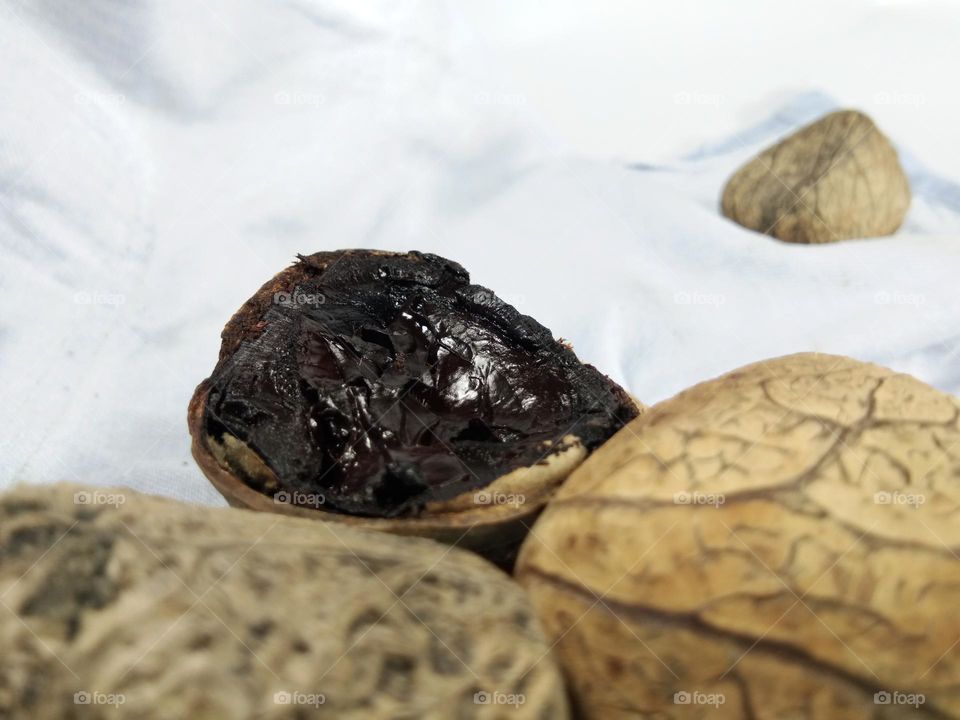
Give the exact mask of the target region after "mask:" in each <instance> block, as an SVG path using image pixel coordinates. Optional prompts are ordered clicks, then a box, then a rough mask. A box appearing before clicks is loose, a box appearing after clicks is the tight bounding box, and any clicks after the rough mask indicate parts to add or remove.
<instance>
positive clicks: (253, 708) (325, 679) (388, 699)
mask: <svg viewBox="0 0 960 720" xmlns="http://www.w3.org/2000/svg"><path fill="white" fill-rule="evenodd" d="M76 493H86V495H85V496H83V495H81V496H79V497H80V499H81V500H84V499H85V500H86V501H87V502H86V503H80V504H78V503H76V502H75V494H76ZM121 500H122V501H123V502H122V504H119V505H116V503H118V502H119V501H121ZM106 503H114V506H111V505H109V504H106ZM0 601H2V602H0V648H2V655H3V661H2V662H0V717H3V718H21V717H22V718H74V717H77V718H79V717H84V718H99V717H105V718H106V717H118V716H122V717H125V718H157V717H163V718H191V719H194V720H196V719H200V718H254V717H256V718H294V717H310V718H411V719H412V718H421V717H424V718H500V717H511V718H538V719H539V718H553V717H558V718H565V717H567V707H566V699H565V696H564V692H563V689H562V684H561V679H560V674H559V671H558V670H557V668H556V665H555V663H554V661H553V659H552V657H551V656H550V654H549V649H548V646H547V644H546V643H545V641H544V639H543V636H542V633H541V630H540V629H539V625H538V622H537V620H536V619H535V617H534V615H533V612H532V609H531V608H530V606H529V604H528V603H527V601H526V599H525V597H524V596H523V593H522V592H521V591H520V589H519V588H518V587H516V585H515V584H514V583H513V582H512V581H511V580H510V579H509V578H508V577H507V576H506V575H504V574H503V573H502V572H500V571H499V570H497V569H495V568H493V567H492V566H490V565H489V564H488V563H486V562H485V561H483V560H482V559H480V558H478V557H476V556H475V555H472V554H470V553H466V552H463V551H460V550H456V549H451V548H449V547H445V546H443V545H440V544H438V543H435V542H433V541H430V540H421V539H411V538H399V537H394V536H391V535H387V534H382V533H371V532H366V531H361V530H355V529H352V528H348V527H343V526H340V525H332V524H330V523H323V522H319V521H315V520H299V519H296V518H288V517H284V516H280V515H266V514H262V513H253V512H248V511H243V510H233V509H223V510H219V509H216V510H215V509H211V508H201V507H196V506H189V505H184V504H180V503H176V502H173V501H169V500H164V499H160V498H154V497H149V496H145V495H140V494H138V493H135V492H132V491H128V490H104V489H103V488H100V489H93V488H82V487H78V486H73V485H59V486H54V487H50V486H47V487H23V488H20V489H17V490H15V491H12V492H10V493H7V494H5V495H3V496H0ZM78 692H79V693H87V696H86V697H87V698H88V699H89V700H90V702H88V703H87V704H84V703H83V697H84V696H79V697H80V701H79V704H77V703H75V700H74V697H75V695H74V694H75V693H78ZM477 692H487V693H488V694H489V696H490V697H492V698H494V699H495V700H497V701H498V702H499V703H503V702H508V701H509V700H511V698H510V696H511V695H514V696H523V698H522V699H523V700H524V702H523V704H520V705H519V706H517V707H515V706H514V705H505V704H497V703H494V702H490V703H486V704H484V703H475V702H474V694H475V693H477ZM276 693H280V694H281V695H279V696H278V695H276ZM284 693H286V695H284ZM494 693H503V695H493V694H494ZM320 696H323V699H324V700H325V702H323V703H322V704H320V699H321V698H320ZM121 699H122V706H121V707H120V708H119V711H120V712H119V713H118V711H117V709H116V706H115V703H116V702H118V701H121ZM513 699H514V700H516V699H518V698H516V697H515V698H513ZM287 701H289V702H287ZM111 702H113V703H114V704H110V703H111Z"/></svg>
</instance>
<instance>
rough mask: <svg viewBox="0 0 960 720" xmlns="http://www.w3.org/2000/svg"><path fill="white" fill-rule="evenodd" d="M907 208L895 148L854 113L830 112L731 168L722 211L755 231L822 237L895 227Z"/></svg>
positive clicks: (806, 239)
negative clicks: (737, 166) (743, 163)
mask: <svg viewBox="0 0 960 720" xmlns="http://www.w3.org/2000/svg"><path fill="white" fill-rule="evenodd" d="M909 206H910V186H909V184H908V182H907V177H906V175H905V174H904V172H903V168H902V167H901V166H900V160H899V159H898V158H897V151H896V150H895V149H894V148H893V146H892V145H891V144H890V141H889V140H887V138H886V137H885V136H884V135H883V133H881V132H880V130H878V129H877V126H876V125H875V124H874V122H873V120H871V119H870V118H869V117H867V116H866V115H864V114H863V113H861V112H857V111H855V110H844V111H840V112H834V113H830V114H829V115H826V116H824V117H822V118H821V119H819V120H817V121H816V122H814V123H812V124H810V125H807V126H806V127H803V128H801V129H800V130H798V131H797V132H795V133H794V134H792V135H790V136H789V137H786V138H784V139H783V140H781V141H780V142H779V143H777V144H776V145H774V146H772V147H770V148H768V149H767V150H764V151H763V152H762V153H760V154H759V155H758V156H757V157H755V158H753V159H752V160H750V161H749V162H748V163H747V164H745V165H744V166H743V167H741V168H740V169H739V170H737V172H736V173H734V174H733V176H732V177H731V178H730V180H728V181H727V185H726V187H725V188H724V190H723V197H722V200H721V208H722V210H723V214H724V215H725V216H726V217H728V218H730V219H731V220H733V221H734V222H737V223H739V224H740V225H743V226H744V227H747V228H750V229H751V230H756V231H757V232H762V233H766V234H768V235H773V236H774V237H776V238H779V239H780V240H785V241H787V242H795V243H823V242H834V241H837V240H847V239H850V238H864V237H875V236H879V235H890V234H892V233H894V232H896V230H897V228H899V227H900V225H901V224H902V223H903V219H904V217H905V215H906V213H907V208H908V207H909Z"/></svg>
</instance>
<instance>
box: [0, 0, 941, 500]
mask: <svg viewBox="0 0 960 720" xmlns="http://www.w3.org/2000/svg"><path fill="white" fill-rule="evenodd" d="M0 60H2V65H3V67H4V68H6V69H7V70H5V72H4V73H2V74H0V98H2V101H0V253H2V256H0V289H2V291H3V311H2V314H0V426H2V427H3V433H2V435H0V487H5V486H8V485H10V484H12V483H14V482H17V481H27V482H53V481H57V480H74V481H81V482H86V483H92V484H111V485H114V484H121V485H127V486H130V487H133V488H136V489H139V490H144V491H148V492H155V493H160V494H164V495H169V496H173V497H178V498H182V499H187V500H192V501H196V502H205V503H213V504H221V503H222V502H223V501H222V500H221V499H220V497H219V495H218V494H217V493H216V492H215V491H214V490H213V488H212V486H210V485H209V483H208V482H207V481H206V480H205V479H204V477H203V476H202V474H201V473H200V471H199V470H198V469H197V468H196V466H195V464H194V463H193V461H192V459H191V457H190V453H189V437H188V433H187V429H186V421H185V415H186V407H187V402H188V400H189V398H190V395H191V394H192V392H193V389H194V387H195V386H196V384H197V383H198V382H199V381H200V380H202V379H203V378H204V377H206V376H207V375H208V374H209V372H210V370H211V369H212V368H213V365H214V363H215V361H216V357H217V351H218V349H219V333H220V330H221V329H222V327H223V324H224V323H225V322H226V320H227V319H228V318H229V317H230V315H231V314H232V313H233V312H234V311H235V310H236V309H237V308H238V307H239V306H240V304H241V303H242V302H243V301H244V300H245V299H246V298H247V297H249V296H250V295H251V294H252V293H253V292H254V291H255V290H256V288H257V287H259V285H260V284H261V283H262V282H263V281H265V280H266V279H267V278H268V277H270V276H271V275H272V274H273V273H275V272H276V271H278V270H279V269H281V268H282V267H284V266H285V265H286V264H287V263H289V262H290V261H291V260H292V259H293V258H294V256H295V254H296V253H298V252H299V253H310V252H314V251H317V250H324V249H335V248H341V247H379V248H386V249H397V250H408V249H419V250H424V251H431V252H436V253H439V254H442V255H445V256H447V257H450V258H452V259H455V260H457V261H459V262H461V263H462V264H464V265H465V266H466V267H467V268H468V269H469V270H470V271H471V273H472V276H473V279H474V281H475V282H478V283H480V284H484V285H487V286H489V287H491V288H493V289H494V290H495V291H496V292H497V293H498V294H500V295H501V296H502V297H504V298H505V299H507V300H508V301H510V302H512V303H513V304H515V305H516V306H517V307H518V308H519V309H521V310H522V311H524V312H527V313H529V314H531V315H533V316H534V317H536V318H537V319H538V320H540V321H541V322H543V323H544V324H546V325H547V326H548V327H550V328H551V329H552V330H553V331H554V333H555V334H556V335H557V336H562V337H565V338H567V339H569V340H571V341H572V342H573V344H574V347H575V349H576V350H577V352H578V353H579V354H580V356H581V358H582V359H584V360H586V361H589V362H592V363H594V364H595V365H596V366H597V367H599V368H600V369H601V370H603V371H605V372H607V373H609V374H611V375H612V376H613V377H614V378H615V379H617V380H619V381H621V382H623V383H624V384H625V385H626V386H627V387H628V388H629V389H630V390H631V391H632V392H633V393H635V394H636V395H637V396H638V397H639V398H641V399H642V400H644V401H645V402H648V403H649V402H653V401H656V400H660V399H663V398H665V397H668V396H670V395H671V394H673V393H675V392H676V391H678V390H680V389H682V388H683V387H685V386H687V385H690V384H692V383H694V382H696V381H699V380H702V379H705V378H708V377H711V376H714V375H717V374H719V373H722V372H724V371H726V370H729V369H732V368H734V367H737V366H739V365H742V364H744V363H747V362H750V361H754V360H758V359H761V358H767V357H770V356H775V355H780V354H784V353H788V352H794V351H800V350H818V351H824V352H834V353H842V354H849V355H852V356H854V357H857V358H861V359H864V360H874V361H879V362H881V363H884V364H887V365H890V366H892V367H895V368H897V369H902V370H905V371H909V372H912V373H914V374H916V375H917V376H918V377H920V378H922V379H924V380H926V381H928V382H931V383H933V384H934V385H936V386H938V387H940V388H943V389H945V390H951V391H957V390H960V301H958V297H957V293H956V282H957V280H956V279H957V277H958V270H960V188H958V186H957V185H955V184H953V183H952V182H950V181H948V180H946V179H943V178H939V177H935V176H934V175H932V174H931V173H929V172H927V171H925V170H924V168H923V167H920V166H919V165H918V164H917V163H916V162H914V161H913V160H912V158H911V156H910V154H909V140H910V138H901V137H894V138H893V140H894V142H895V143H896V144H897V145H898V147H899V149H900V151H901V154H902V157H903V160H904V163H905V166H906V167H907V170H908V172H909V174H910V179H911V183H912V186H913V191H914V202H913V206H912V207H911V210H910V215H909V218H908V221H907V223H906V225H905V227H904V228H903V229H902V230H901V231H900V232H899V233H898V234H897V235H896V236H894V237H891V238H886V239H879V240H870V241H863V242H845V243H840V244H836V245H831V246H827V247H797V246H789V245H784V244H781V243H778V242H776V241H774V240H772V239H769V238H766V237H764V236H761V235H757V234H755V233H752V232H748V231H746V230H744V229H742V228H739V227H737V226H735V225H733V224H732V223H730V222H728V221H726V220H724V219H723V218H722V217H721V216H720V215H719V213H718V211H717V198H718V195H719V192H720V189H721V187H722V184H723V181H724V180H725V179H726V177H728V176H729V174H730V173H731V172H732V171H733V170H734V169H735V168H736V167H737V166H738V164H739V163H741V162H742V161H744V160H745V159H746V158H748V157H749V156H750V155H751V154H753V153H755V152H756V151H757V150H759V149H760V148H762V147H763V146H764V145H766V144H768V143H770V142H771V141H773V140H775V139H776V138H777V137H778V136H780V135H782V134H784V133H786V132H788V131H790V130H791V129H793V128H794V127H796V126H797V125H798V124H800V123H803V122H805V121H807V120H810V119H813V118H814V117H816V116H817V115H819V114H822V113H823V112H826V111H827V110H829V109H831V108H832V107H833V105H834V103H833V102H832V101H831V100H830V99H829V98H827V97H824V96H820V95H817V94H808V95H801V96H798V97H796V99H795V102H793V103H791V104H790V105H789V106H788V107H785V108H783V109H781V110H780V111H779V112H777V113H775V114H773V115H772V116H771V117H770V118H768V119H765V120H764V121H763V122H761V123H759V124H757V125H756V126H754V127H752V128H751V129H749V130H747V131H745V132H744V133H742V134H740V135H738V136H737V137H734V138H731V139H729V140H728V141H726V142H722V143H717V144H712V145H709V146H705V147H704V149H703V150H702V151H700V152H698V153H696V154H694V155H692V156H690V157H687V158H682V159H678V161H677V162H676V163H675V164H673V165H671V166H669V167H650V166H632V167H623V166H619V165H616V164H613V163H609V162H607V163H601V162H598V161H589V160H584V159H581V158H578V157H577V156H575V155H574V154H572V153H571V152H570V151H569V150H568V149H566V148H565V147H564V146H563V145H562V144H561V143H559V142H557V141H556V140H554V139H551V138H549V137H548V133H546V132H544V130H543V128H542V126H541V125H540V124H539V121H538V119H537V118H536V117H535V112H534V111H533V109H532V108H530V107H529V106H528V105H525V104H524V103H522V102H521V101H520V99H519V98H517V97H515V96H513V95H511V94H510V93H504V92H502V88H503V87H504V85H503V83H501V82H500V80H499V79H498V77H497V76H496V73H495V71H494V70H492V67H493V65H492V64H491V63H489V62H487V60H488V59H487V58H486V56H485V55H484V52H483V51H482V50H481V49H480V47H479V45H478V44H477V43H475V42H474V39H473V35H472V33H471V31H470V28H469V27H468V25H467V24H466V23H465V22H464V21H463V20H462V18H461V17H460V15H459V14H458V13H457V11H456V8H455V3H451V4H450V5H447V4H445V3H412V4H407V3H403V4H397V3H393V2H384V3H382V4H375V3H362V4H361V3H348V2H342V3H335V2H329V1H326V0H323V1H321V0H317V1H311V0H288V2H285V3H282V4H281V3H258V2H254V1H253V0H244V1H239V0H231V1H230V2H227V1H226V0H223V1H222V2H220V1H215V0H206V1H202V2H193V1H190V2H188V1H187V0H163V1H161V0H141V1H140V2H136V3H128V4H122V5H118V4H116V3H115V2H112V0H89V1H88V2H84V3H76V2H73V1H72V0H43V1H40V0H38V2H36V3H31V4H29V5H22V4H19V3H12V2H11V3H6V4H2V5H0ZM758 119H759V118H758ZM708 134H709V133H708V132H705V133H704V135H705V136H708Z"/></svg>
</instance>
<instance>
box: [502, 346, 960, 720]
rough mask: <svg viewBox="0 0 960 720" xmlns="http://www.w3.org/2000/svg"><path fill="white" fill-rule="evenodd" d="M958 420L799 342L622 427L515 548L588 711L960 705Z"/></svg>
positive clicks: (828, 711)
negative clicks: (799, 350)
mask: <svg viewBox="0 0 960 720" xmlns="http://www.w3.org/2000/svg"><path fill="white" fill-rule="evenodd" d="M958 413H960V403H958V401H957V400H956V399H955V398H953V397H951V396H948V395H946V394H944V393H941V392H939V391H937V390H935V389H933V388H931V387H929V386H927V385H925V384H923V383H921V382H919V381H918V380H916V379H914V378H912V377H909V376H907V375H901V374H896V373H894V372H892V371H890V370H886V369H884V368H881V367H877V366H875V365H870V364H866V363H861V362H857V361H855V360H851V359H849V358H843V357H836V356H831V355H819V354H801V355H793V356H789V357H785V358H779V359H775V360H770V361H767V362H761V363H757V364H755V365H750V366H747V367H745V368H742V369H740V370H737V371H734V372H731V373H729V374H727V375H724V376H722V377H720V378H717V379H715V380H711V381H709V382H705V383H703V384H701V385H698V386H696V387H694V388H692V389H690V390H687V391H685V392H683V393H681V394H680V395H678V396H676V397H675V398H673V399H671V400H668V401H666V402H663V403H661V404H659V405H656V406H654V407H652V408H650V409H649V410H648V411H647V413H646V415H644V416H643V417H641V418H639V419H638V420H635V421H634V422H633V423H631V424H630V425H628V426H627V427H625V428H624V429H623V430H621V432H620V433H618V434H617V435H616V436H614V437H613V438H612V439H611V440H610V441H608V442H607V443H606V444H605V445H604V446H603V447H602V448H600V449H599V450H598V451H597V452H596V453H594V454H593V455H591V456H590V458H588V459H587V461H586V462H584V464H583V465H581V466H580V468H578V469H577V470H576V471H575V472H574V473H573V475H572V476H571V477H570V478H569V479H568V481H567V482H566V483H565V484H564V485H563V487H562V488H561V489H560V491H559V492H558V494H557V496H556V497H555V499H554V500H553V501H552V502H551V503H550V504H549V505H548V507H547V510H546V511H545V512H544V513H543V515H542V516H541V517H540V519H539V520H538V522H537V523H536V524H535V525H534V527H533V530H532V532H531V533H530V535H529V536H528V538H527V539H526V541H525V542H524V545H523V546H522V548H521V552H520V557H519V559H518V563H517V577H518V579H519V581H520V582H521V583H522V584H523V585H524V586H525V587H526V588H527V589H528V590H529V592H530V593H531V596H532V599H533V602H534V605H535V607H536V608H537V610H538V612H539V614H540V616H541V619H542V620H543V622H544V625H545V627H546V629H547V634H548V637H550V638H553V639H555V640H556V641H557V649H558V650H559V653H560V658H561V663H562V665H563V666H564V669H565V672H566V674H567V677H568V680H569V681H570V684H571V686H572V690H573V694H574V697H575V699H576V704H577V705H578V706H579V709H580V710H581V711H582V713H583V716H584V717H585V718H602V719H603V720H615V719H617V718H628V717H629V718H633V717H656V718H701V717H702V718H707V717H709V718H719V719H720V720H723V719H724V718H738V719H739V718H757V719H764V720H765V719H770V720H774V719H776V720H783V719H785V718H802V719H810V720H819V719H820V718H831V719H834V718H836V719H840V720H843V719H845V718H851V719H852V718H904V717H917V718H947V717H949V718H957V717H960V612H958V607H960V425H958ZM677 693H681V695H676V694H677ZM682 693H687V695H683V694H682ZM697 693H699V695H697ZM877 693H880V695H876V699H877V701H879V702H875V694H877ZM884 693H889V695H885V694H884ZM895 693H902V695H896V694H895ZM911 694H913V695H914V697H913V700H918V699H919V697H920V696H922V697H923V699H924V702H923V703H922V704H921V703H919V702H917V703H915V705H918V707H910V706H909V705H908V704H905V703H906V702H907V701H909V700H910V699H911V697H910V696H911ZM721 696H722V698H723V702H722V704H721V703H720V702H719V700H720V697H721ZM886 699H890V700H891V703H890V704H885V703H884V702H883V701H884V700H886ZM683 700H689V701H690V702H689V703H683V702H682V701H683ZM711 700H712V701H713V703H712V704H710V701H711Z"/></svg>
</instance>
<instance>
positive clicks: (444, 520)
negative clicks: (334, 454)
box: [187, 251, 644, 566]
mask: <svg viewBox="0 0 960 720" xmlns="http://www.w3.org/2000/svg"><path fill="white" fill-rule="evenodd" d="M363 252H371V253H375V254H383V255H391V254H393V253H388V252H385V251H384V252H381V251H363ZM343 253H344V251H337V252H327V253H316V254H314V255H311V256H310V259H311V261H312V262H313V263H314V264H315V265H316V266H321V265H324V264H326V265H329V264H332V263H335V262H336V261H337V260H338V259H339V258H340V257H342V256H343ZM303 273H304V271H303V269H302V268H301V267H300V266H296V265H295V266H293V267H290V268H287V269H286V270H283V271H282V272H280V273H278V274H277V275H276V276H274V277H273V278H272V279H271V280H269V281H268V282H266V283H265V284H264V285H263V286H262V287H261V288H260V289H259V290H258V291H257V292H256V294H255V295H254V296H253V297H252V298H250V299H249V300H248V301H247V302H245V303H244V304H243V306H242V307H241V308H240V310H238V311H237V313H236V314H235V315H234V316H233V317H232V318H231V319H230V321H229V322H228V323H227V325H226V327H225V328H224V330H223V333H222V340H223V344H222V346H221V349H220V360H221V361H223V360H224V358H226V357H228V356H229V355H230V354H232V353H233V352H234V351H235V350H236V349H237V347H239V345H240V343H241V342H242V341H243V339H244V338H245V337H248V336H249V335H250V334H252V333H256V332H257V327H258V325H257V322H258V321H259V318H260V317H261V316H262V315H263V313H264V311H265V310H266V309H267V308H268V307H269V305H270V303H271V302H272V298H273V297H274V295H275V294H276V293H279V292H290V291H291V290H292V289H293V288H294V287H295V286H296V285H297V283H299V282H300V281H302V279H303ZM614 387H615V389H616V390H617V391H619V392H622V393H623V394H624V397H625V398H628V399H629V402H631V403H633V404H635V405H636V406H637V407H638V409H640V411H641V412H643V410H644V408H643V405H642V404H641V403H640V402H639V401H637V400H636V399H635V398H633V397H632V396H628V394H627V393H626V392H625V391H623V390H622V389H619V388H618V387H617V386H614ZM208 391H209V387H208V385H207V382H206V381H204V382H203V383H201V384H200V385H199V386H198V387H197V389H196V392H195V393H194V395H193V398H192V399H191V401H190V407H189V410H188V414H187V421H188V425H189V428H190V434H191V436H192V447H191V449H192V453H193V457H194V459H195V460H196V461H197V464H198V465H199V466H200V469H201V470H202V471H203V473H204V475H206V476H207V479H209V480H210V482H211V483H212V484H213V485H214V486H215V487H216V488H217V490H219V491H220V493H221V494H222V495H223V496H224V497H225V498H226V500H227V502H229V503H230V504H231V505H232V506H234V507H241V508H249V509H252V510H260V511H264V512H275V513H284V514H291V515H297V516H300V517H314V518H322V519H324V520H330V521H333V522H339V523H343V524H347V525H352V526H357V527H364V528H369V529H374V530H381V531H385V532H391V533H396V534H400V535H414V536H420V537H429V538H433V539H435V540H439V541H441V542H446V543H451V544H457V545H458V546H460V547H464V548H469V549H471V550H474V551H476V552H479V553H481V554H482V555H484V556H486V557H488V558H489V559H490V560H492V561H494V562H497V563H499V564H501V565H504V566H507V565H510V564H511V563H512V561H513V558H514V555H515V553H516V549H517V546H518V545H519V543H520V541H521V540H522V539H523V537H524V536H525V535H526V533H527V531H528V528H529V526H530V525H531V524H532V523H533V521H534V519H535V518H536V516H537V515H538V514H539V513H540V511H541V510H542V509H543V507H544V505H545V504H546V502H547V500H549V498H550V497H551V496H552V495H553V492H554V490H555V489H556V488H557V487H558V486H559V485H560V484H561V483H562V482H563V481H564V480H565V479H566V478H567V477H568V476H569V474H570V473H571V472H572V471H573V469H574V468H576V467H577V466H578V465H579V464H580V463H581V462H582V461H583V460H584V458H586V456H587V449H586V448H585V447H583V445H582V444H581V443H580V441H579V439H578V438H576V437H575V436H573V435H569V436H567V437H566V438H564V439H563V441H562V442H560V443H557V444H556V445H555V446H554V447H552V448H551V447H545V448H544V456H543V458H542V459H541V460H540V462H538V463H537V464H536V465H533V466H531V467H527V468H519V469H517V470H514V471H513V472H511V473H508V474H507V475H505V476H503V477H500V478H498V479H496V480H495V481H494V482H493V483H491V484H490V485H488V486H486V487H485V488H483V490H485V491H487V492H490V493H501V494H504V495H514V496H522V497H523V502H521V503H503V504H490V505H479V504H477V503H476V502H474V499H473V495H474V491H471V492H469V493H465V494H463V495H461V496H459V497H457V498H453V499H452V500H450V501H448V502H444V503H435V504H433V505H430V506H428V507H427V508H426V510H425V512H424V513H423V514H422V515H421V516H420V517H417V518H398V519H384V518H365V517H355V516H350V515H345V514H342V513H332V512H326V511H325V510H324V509H323V508H322V507H317V508H314V507H302V506H295V505H290V504H285V503H276V502H274V500H273V498H272V497H271V496H269V495H266V494H264V493H262V492H259V491H258V490H256V489H254V488H251V487H250V486H249V485H248V484H247V483H246V482H245V481H244V479H243V478H241V477H239V476H238V475H237V474H236V473H234V472H233V471H231V469H230V468H229V466H227V465H225V464H224V463H222V462H220V461H219V460H218V458H217V457H216V455H215V453H214V452H213V450H214V448H213V447H212V446H211V442H210V438H209V437H208V436H207V434H206V432H205V430H204V423H203V418H204V407H205V404H206V401H207V393H208ZM238 444H239V442H238ZM248 452H249V451H248ZM249 454H250V455H252V453H249ZM261 470H262V472H263V474H264V475H265V476H267V477H268V478H270V479H268V480H267V481H266V483H267V484H276V478H275V476H273V473H272V472H270V471H269V469H268V468H266V466H262V468H261Z"/></svg>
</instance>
